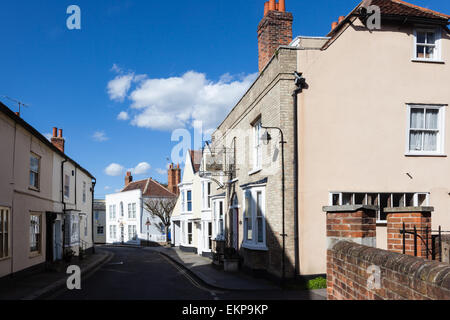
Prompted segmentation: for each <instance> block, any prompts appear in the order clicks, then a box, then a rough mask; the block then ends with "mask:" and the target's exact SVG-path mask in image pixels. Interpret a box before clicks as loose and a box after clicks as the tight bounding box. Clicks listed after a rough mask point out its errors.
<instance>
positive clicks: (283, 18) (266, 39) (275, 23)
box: [258, 11, 294, 72]
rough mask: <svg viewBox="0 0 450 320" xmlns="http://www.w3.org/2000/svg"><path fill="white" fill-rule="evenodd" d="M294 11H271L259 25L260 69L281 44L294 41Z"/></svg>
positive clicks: (260, 69)
mask: <svg viewBox="0 0 450 320" xmlns="http://www.w3.org/2000/svg"><path fill="white" fill-rule="evenodd" d="M293 20H294V18H293V16H292V13H289V12H281V11H269V12H268V13H267V15H265V16H264V18H263V19H262V20H261V22H260V23H259V26H258V50H259V71H260V72H261V71H262V70H263V69H264V67H265V66H266V65H267V63H268V62H269V61H270V59H271V58H272V56H273V55H274V53H275V51H276V50H277V49H278V47H279V46H282V45H288V44H290V43H291V42H292V22H293Z"/></svg>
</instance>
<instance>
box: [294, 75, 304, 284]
mask: <svg viewBox="0 0 450 320" xmlns="http://www.w3.org/2000/svg"><path fill="white" fill-rule="evenodd" d="M294 75H295V77H296V79H295V85H296V86H297V88H296V89H295V90H294V92H293V93H292V97H293V98H294V99H293V101H294V102H293V103H294V104H293V107H294V251H295V276H300V249H299V243H298V242H299V226H298V190H299V187H298V172H299V169H298V140H299V139H298V110H297V104H298V98H297V95H298V94H299V93H301V92H302V89H303V88H304V86H305V78H303V77H302V74H301V73H298V72H295V73H294Z"/></svg>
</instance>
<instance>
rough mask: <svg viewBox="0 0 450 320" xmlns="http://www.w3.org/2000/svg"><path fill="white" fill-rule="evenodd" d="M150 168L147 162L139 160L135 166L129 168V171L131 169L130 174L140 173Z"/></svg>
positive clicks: (145, 172) (146, 171)
mask: <svg viewBox="0 0 450 320" xmlns="http://www.w3.org/2000/svg"><path fill="white" fill-rule="evenodd" d="M151 168H152V166H151V165H150V164H148V163H147V162H141V163H139V164H138V165H137V166H136V167H135V168H133V169H129V171H131V173H132V174H137V175H142V174H147V173H148V172H149V171H150V169H151Z"/></svg>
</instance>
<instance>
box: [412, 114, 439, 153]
mask: <svg viewBox="0 0 450 320" xmlns="http://www.w3.org/2000/svg"><path fill="white" fill-rule="evenodd" d="M443 113H444V107H442V106H416V105H410V106H408V114H409V116H408V118H409V119H408V120H409V128H408V140H409V141H408V150H407V153H408V154H411V155H428V154H429V155H433V154H442V153H443V152H444V150H443V147H444V143H443V142H444V141H443V131H444V115H443Z"/></svg>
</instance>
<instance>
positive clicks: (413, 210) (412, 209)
mask: <svg viewBox="0 0 450 320" xmlns="http://www.w3.org/2000/svg"><path fill="white" fill-rule="evenodd" d="M433 211H434V207H400V208H385V209H384V212H385V213H422V212H433Z"/></svg>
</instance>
